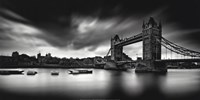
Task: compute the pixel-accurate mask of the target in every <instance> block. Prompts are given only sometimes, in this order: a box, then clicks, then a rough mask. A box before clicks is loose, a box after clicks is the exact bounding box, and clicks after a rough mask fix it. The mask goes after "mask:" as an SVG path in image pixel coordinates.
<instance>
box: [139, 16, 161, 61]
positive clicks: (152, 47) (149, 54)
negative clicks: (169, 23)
mask: <svg viewBox="0 0 200 100" xmlns="http://www.w3.org/2000/svg"><path fill="white" fill-rule="evenodd" d="M142 28H143V30H142V34H143V37H142V41H143V60H160V59H161V44H160V42H158V41H161V37H162V26H161V23H160V22H159V25H158V24H157V23H156V22H155V20H154V19H153V18H152V17H150V19H149V21H148V22H147V23H145V22H143V25H142Z"/></svg>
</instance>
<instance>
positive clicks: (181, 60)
mask: <svg viewBox="0 0 200 100" xmlns="http://www.w3.org/2000/svg"><path fill="white" fill-rule="evenodd" d="M155 61H156V62H163V63H167V62H200V59H163V60H162V59H161V60H155ZM137 62H139V61H137V60H133V61H117V63H137Z"/></svg>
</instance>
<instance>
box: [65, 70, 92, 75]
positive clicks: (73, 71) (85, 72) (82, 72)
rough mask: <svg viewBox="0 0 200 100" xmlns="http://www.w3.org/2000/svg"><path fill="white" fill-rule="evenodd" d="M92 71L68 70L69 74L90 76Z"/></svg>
mask: <svg viewBox="0 0 200 100" xmlns="http://www.w3.org/2000/svg"><path fill="white" fill-rule="evenodd" d="M90 73H92V70H69V74H90Z"/></svg>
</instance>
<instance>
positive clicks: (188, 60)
mask: <svg viewBox="0 0 200 100" xmlns="http://www.w3.org/2000/svg"><path fill="white" fill-rule="evenodd" d="M155 61H157V62H200V59H195V58H194V59H162V60H155Z"/></svg>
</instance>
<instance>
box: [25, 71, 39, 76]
mask: <svg viewBox="0 0 200 100" xmlns="http://www.w3.org/2000/svg"><path fill="white" fill-rule="evenodd" d="M26 74H27V75H35V74H37V72H36V71H27V73H26Z"/></svg>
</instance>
